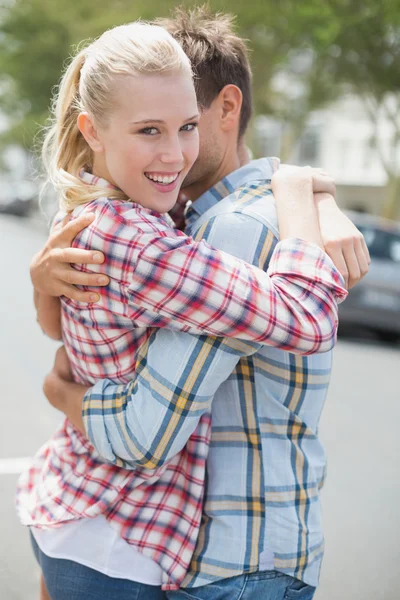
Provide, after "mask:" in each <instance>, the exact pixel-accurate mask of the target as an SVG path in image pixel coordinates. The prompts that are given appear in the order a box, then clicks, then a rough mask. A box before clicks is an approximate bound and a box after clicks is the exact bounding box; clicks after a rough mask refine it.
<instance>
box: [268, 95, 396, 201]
mask: <svg viewBox="0 0 400 600" xmlns="http://www.w3.org/2000/svg"><path fill="white" fill-rule="evenodd" d="M256 129H257V139H258V148H259V151H260V152H261V154H262V155H275V156H279V155H280V140H281V137H282V128H281V125H280V123H278V122H276V121H274V120H273V119H271V118H268V117H259V118H258V119H257V124H256ZM378 131H379V147H380V151H383V152H384V154H385V158H386V159H387V160H388V159H389V158H390V159H391V160H392V161H393V163H394V165H393V166H394V168H395V166H396V165H397V169H398V172H399V175H400V148H398V154H397V156H392V157H389V156H388V148H389V147H390V143H389V142H390V139H391V136H392V135H393V126H392V125H391V124H390V123H389V120H388V119H385V117H383V116H381V117H380V119H379V125H378ZM372 133H373V125H372V123H371V121H370V119H369V118H368V115H367V113H366V110H365V108H364V105H363V104H362V103H361V101H360V100H359V99H358V98H356V97H353V96H346V97H343V98H342V99H340V100H339V101H338V102H336V103H334V104H332V105H331V106H330V107H329V108H326V109H324V110H320V111H316V112H314V113H312V114H311V115H310V118H309V121H308V124H307V127H306V130H305V132H304V134H303V135H302V137H301V139H300V140H299V142H298V143H297V144H296V146H295V147H294V148H293V152H292V154H291V156H290V158H289V160H288V161H287V162H289V163H292V164H299V165H312V166H318V167H322V168H323V169H325V170H326V171H328V172H329V174H330V175H332V177H333V178H334V179H335V181H336V184H337V199H338V202H339V204H340V205H341V206H342V207H344V208H351V209H359V210H366V211H368V212H371V213H379V212H380V210H381V208H382V204H383V202H384V199H385V193H386V189H385V188H386V184H387V179H388V178H387V174H386V171H385V169H384V168H383V165H382V160H381V159H380V156H379V153H378V151H377V149H376V148H374V147H373V145H372V144H371V139H372ZM396 161H397V162H396Z"/></svg>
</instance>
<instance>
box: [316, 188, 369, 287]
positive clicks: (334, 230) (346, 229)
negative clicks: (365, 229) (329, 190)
mask: <svg viewBox="0 0 400 600" xmlns="http://www.w3.org/2000/svg"><path fill="white" fill-rule="evenodd" d="M314 198H315V202H316V206H317V211H318V218H319V225H320V229H321V237H322V243H323V245H324V249H325V252H326V253H327V254H328V256H330V258H331V259H332V261H333V262H334V264H335V266H336V268H337V269H338V271H339V272H340V273H341V274H342V276H343V278H344V280H345V284H346V288H347V289H350V288H352V287H354V286H355V285H356V284H357V283H358V282H359V281H360V280H361V279H362V278H363V277H364V276H365V275H366V274H367V273H368V270H369V265H370V263H371V258H370V255H369V251H368V248H367V244H366V243H365V240H364V236H363V235H362V233H361V232H360V231H359V230H358V229H357V227H356V226H355V225H354V224H353V223H352V222H351V221H350V219H349V218H348V217H347V216H346V215H345V214H343V213H342V211H341V210H340V209H339V207H338V206H337V204H336V202H335V199H334V197H333V196H332V195H331V194H325V193H318V194H315V195H314Z"/></svg>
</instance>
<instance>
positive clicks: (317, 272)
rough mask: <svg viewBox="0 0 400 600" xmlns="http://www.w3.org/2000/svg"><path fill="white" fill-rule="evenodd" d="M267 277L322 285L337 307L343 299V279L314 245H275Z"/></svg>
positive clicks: (290, 241) (292, 241)
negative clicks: (330, 294)
mask: <svg viewBox="0 0 400 600" xmlns="http://www.w3.org/2000/svg"><path fill="white" fill-rule="evenodd" d="M268 274H269V275H270V276H271V277H272V276H274V275H278V276H292V277H293V276H295V277H301V278H304V279H307V280H309V281H310V283H313V282H314V283H316V284H322V285H324V286H325V287H327V288H328V289H329V290H330V291H331V292H332V293H333V294H334V296H335V298H336V301H337V302H338V303H341V302H343V300H345V299H346V298H347V294H348V292H347V290H346V288H345V287H344V285H345V282H344V279H343V277H342V275H341V274H340V273H339V271H338V270H337V268H336V267H335V265H334V263H333V262H332V260H331V258H330V257H329V256H328V255H327V254H326V252H324V250H322V249H321V248H320V247H319V246H317V244H313V243H311V242H307V241H305V240H302V239H300V238H290V239H286V240H282V241H281V242H279V243H278V244H277V245H276V247H275V250H274V253H273V255H272V257H271V261H270V264H269V268H268Z"/></svg>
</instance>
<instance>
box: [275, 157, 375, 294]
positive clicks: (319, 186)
mask: <svg viewBox="0 0 400 600" xmlns="http://www.w3.org/2000/svg"><path fill="white" fill-rule="evenodd" d="M310 178H311V182H312V190H313V193H314V201H315V205H316V209H317V215H318V222H319V227H320V235H321V241H322V245H323V248H324V250H325V252H326V253H327V254H328V256H329V257H330V258H331V259H332V261H333V263H334V264H335V266H336V268H337V269H338V271H339V272H340V273H341V275H342V276H343V278H344V280H345V285H346V288H348V289H350V288H352V287H353V286H355V285H356V284H357V283H358V282H359V281H360V280H361V279H362V278H363V277H364V276H365V275H366V274H367V273H368V270H369V265H370V263H371V258H370V256H369V252H368V248H367V245H366V243H365V240H364V237H363V235H362V234H361V232H360V231H359V230H358V229H357V227H356V226H355V225H354V224H353V223H352V222H351V221H350V219H349V218H348V217H347V216H346V215H345V214H343V212H342V211H341V210H340V209H339V207H338V206H337V204H336V201H335V197H336V186H335V182H334V181H333V179H332V178H331V177H330V176H329V175H328V174H327V173H326V172H325V171H323V170H322V169H314V168H311V167H291V166H288V165H282V166H281V167H280V169H279V170H278V171H277V172H276V173H275V174H274V176H273V178H272V189H273V192H274V195H276V194H285V193H293V190H295V189H296V188H297V190H300V188H301V187H302V186H303V193H304V198H306V197H307V194H308V193H309V185H310ZM293 198H294V199H295V200H297V202H298V203H301V202H302V200H301V194H300V193H297V194H293ZM298 237H301V236H300V235H298Z"/></svg>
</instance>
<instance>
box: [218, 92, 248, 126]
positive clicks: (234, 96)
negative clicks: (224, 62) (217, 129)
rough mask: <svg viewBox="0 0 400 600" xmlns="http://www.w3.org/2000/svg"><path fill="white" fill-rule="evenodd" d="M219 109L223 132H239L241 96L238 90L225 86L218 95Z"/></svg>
mask: <svg viewBox="0 0 400 600" xmlns="http://www.w3.org/2000/svg"><path fill="white" fill-rule="evenodd" d="M218 100H219V103H220V107H221V128H222V130H223V131H231V130H232V129H234V128H236V129H238V130H239V122H240V112H241V110H242V101H243V96H242V92H241V91H240V89H239V88H238V87H237V86H236V85H233V84H229V85H226V86H225V87H223V88H222V90H221V91H220V93H219V94H218Z"/></svg>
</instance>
